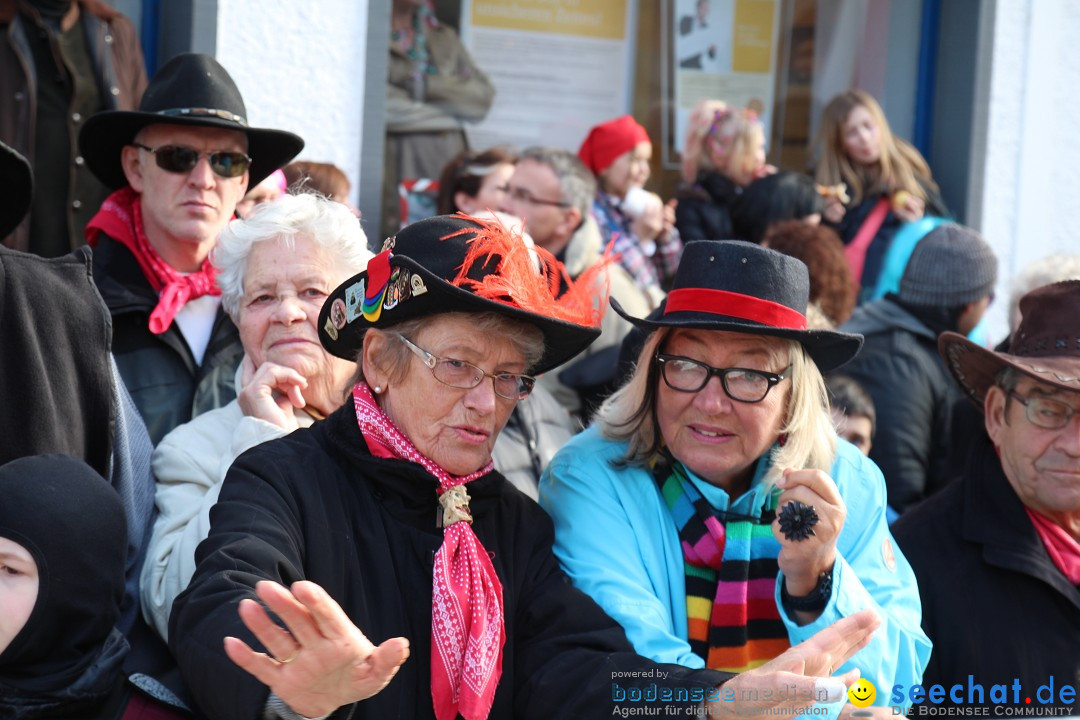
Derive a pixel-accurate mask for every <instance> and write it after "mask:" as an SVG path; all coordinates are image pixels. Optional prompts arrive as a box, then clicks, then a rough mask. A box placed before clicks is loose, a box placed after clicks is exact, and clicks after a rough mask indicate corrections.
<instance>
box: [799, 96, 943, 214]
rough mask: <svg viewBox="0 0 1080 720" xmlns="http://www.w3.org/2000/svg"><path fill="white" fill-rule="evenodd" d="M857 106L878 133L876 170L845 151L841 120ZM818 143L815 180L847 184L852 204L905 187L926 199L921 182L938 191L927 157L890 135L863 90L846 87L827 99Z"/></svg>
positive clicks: (882, 115) (878, 107) (886, 123)
mask: <svg viewBox="0 0 1080 720" xmlns="http://www.w3.org/2000/svg"><path fill="white" fill-rule="evenodd" d="M857 107H862V108H866V111H867V112H869V113H870V116H871V117H872V118H873V120H874V122H875V123H876V124H877V126H878V129H879V130H880V132H881V159H880V160H879V162H878V166H879V167H878V169H877V170H876V171H875V170H874V169H873V168H866V167H863V166H860V165H856V164H855V163H853V162H852V161H851V158H849V157H848V155H847V152H845V151H844V123H846V122H847V120H848V116H850V115H851V111H852V110H854V109H855V108H857ZM817 145H818V153H819V157H818V162H817V167H816V168H815V170H814V179H815V180H817V182H818V183H819V184H820V185H828V186H831V185H838V184H839V183H846V184H847V188H848V193H849V194H850V195H851V204H852V205H858V204H859V203H860V202H862V200H863V198H865V197H867V196H870V195H874V194H877V193H890V194H891V193H894V192H896V191H898V190H906V191H907V192H909V193H911V194H912V195H915V196H916V197H918V198H919V199H920V200H922V201H924V202H925V201H926V200H927V195H926V190H925V189H924V185H925V186H926V187H929V188H930V189H931V190H933V191H935V192H936V191H937V184H936V183H935V182H934V179H933V177H932V176H931V175H930V166H929V165H927V164H926V160H925V159H924V158H923V156H922V155H921V154H920V153H919V151H918V150H916V149H915V148H914V147H913V146H912V145H911V144H910V143H908V142H906V141H904V140H902V139H900V138H898V137H896V136H895V135H893V132H892V130H891V129H890V128H889V121H888V120H886V119H885V113H884V112H883V111H882V110H881V105H879V104H878V102H877V100H875V99H874V98H873V96H872V95H870V94H869V93H866V92H863V91H862V90H848V91H847V92H844V93H841V94H839V95H837V96H836V97H834V98H833V99H832V100H830V101H829V104H828V105H826V106H825V111H824V116H823V118H822V122H821V129H820V131H819V132H818V138H817ZM920 181H921V182H920Z"/></svg>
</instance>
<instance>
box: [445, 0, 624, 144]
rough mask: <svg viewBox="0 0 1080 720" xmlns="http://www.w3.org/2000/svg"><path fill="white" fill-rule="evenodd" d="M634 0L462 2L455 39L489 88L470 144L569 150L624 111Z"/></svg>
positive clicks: (470, 127)
mask: <svg viewBox="0 0 1080 720" xmlns="http://www.w3.org/2000/svg"><path fill="white" fill-rule="evenodd" d="M636 13H637V0H463V2H462V6H461V18H462V23H461V36H462V39H463V41H464V42H465V45H466V47H468V48H469V53H470V54H471V55H472V57H473V60H475V61H476V63H477V65H479V66H480V67H481V68H483V70H484V72H485V73H487V75H488V77H489V78H491V82H492V83H493V84H494V85H495V103H494V104H493V105H492V107H491V112H489V113H488V116H487V117H486V118H485V119H484V120H483V121H482V122H480V123H477V124H475V125H469V126H468V128H467V130H466V131H467V132H468V135H469V144H470V145H472V146H473V147H477V148H486V147H491V146H493V145H511V146H515V147H528V146H530V145H553V146H555V147H562V148H566V149H568V150H576V149H577V148H578V146H579V145H580V144H581V141H582V140H583V139H584V138H585V135H586V134H587V133H588V132H589V128H590V127H592V126H593V125H596V124H598V123H601V122H604V121H605V120H610V119H611V118H614V117H618V116H620V115H624V114H626V112H627V111H628V110H629V108H630V75H631V73H630V71H631V68H633V66H634V62H633V40H632V38H633V33H632V25H633V23H634V18H635V17H636Z"/></svg>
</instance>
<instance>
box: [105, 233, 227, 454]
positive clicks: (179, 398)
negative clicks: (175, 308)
mask: <svg viewBox="0 0 1080 720" xmlns="http://www.w3.org/2000/svg"><path fill="white" fill-rule="evenodd" d="M98 238H99V242H98V245H97V247H96V248H95V249H94V281H95V282H96V283H97V286H98V289H99V290H100V292H101V296H102V297H103V298H104V299H105V304H106V305H107V306H108V308H109V313H110V314H111V315H112V323H113V339H112V351H113V356H114V357H115V358H116V364H117V366H118V367H119V368H120V377H122V378H123V379H124V385H125V386H127V389H128V392H129V393H131V399H132V400H134V402H135V407H137V408H138V409H139V413H140V414H141V415H142V418H143V421H144V422H145V423H146V429H147V431H149V433H150V439H151V440H152V441H153V443H154V444H155V445H157V444H158V443H159V442H160V441H161V438H163V437H165V435H167V434H168V433H169V431H170V430H172V429H173V428H175V427H176V426H177V425H182V424H183V423H186V422H187V421H189V420H191V418H193V417H195V416H196V415H199V414H200V413H203V412H206V411H207V410H213V409H214V408H218V407H221V406H223V405H226V404H228V403H229V402H230V401H231V400H233V398H235V397H236V388H235V385H234V383H235V373H236V368H237V366H239V364H240V359H241V358H242V357H243V355H244V348H243V346H241V344H240V335H239V333H238V332H237V330H236V326H235V325H233V323H232V320H230V319H229V317H228V316H227V315H226V314H225V313H224V312H223V311H222V310H220V309H219V310H218V315H217V319H216V320H215V321H214V328H213V331H212V332H211V334H210V343H209V344H208V345H207V347H206V353H205V354H204V355H203V362H202V365H197V364H196V363H195V356H194V355H192V353H191V349H190V348H189V347H188V344H187V341H186V340H184V335H183V333H181V332H180V328H179V327H177V325H176V323H175V322H174V323H173V324H172V325H171V326H169V329H168V330H166V331H165V332H163V333H162V334H161V335H154V334H153V333H152V332H150V328H149V327H148V323H149V321H150V313H152V312H153V311H154V307H156V306H157V302H158V294H157V292H155V291H154V289H153V288H152V287H151V286H150V282H149V281H148V280H147V279H146V277H145V276H144V275H143V272H142V269H141V268H140V267H139V263H138V261H137V260H136V259H135V256H134V255H132V254H131V251H130V250H128V249H127V248H126V247H124V246H123V245H121V244H120V243H118V242H116V241H115V240H113V239H112V238H110V237H109V236H107V235H105V234H104V233H101V234H99V235H98Z"/></svg>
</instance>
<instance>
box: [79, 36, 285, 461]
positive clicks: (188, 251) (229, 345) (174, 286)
mask: <svg viewBox="0 0 1080 720" xmlns="http://www.w3.org/2000/svg"><path fill="white" fill-rule="evenodd" d="M245 118H246V110H245V108H244V101H243V98H242V97H241V96H240V91H239V90H238V89H237V87H236V84H235V83H234V82H233V80H232V78H231V77H229V74H228V73H227V72H226V71H225V69H224V68H223V67H221V65H219V64H218V63H217V62H216V61H215V60H214V59H213V58H211V57H209V56H207V55H197V54H186V55H180V56H177V57H176V58H173V59H172V60H170V61H169V62H168V63H166V64H165V65H164V66H163V67H162V68H161V70H160V71H159V72H158V73H157V75H156V76H155V77H154V79H153V80H152V81H151V82H150V85H149V86H148V87H147V89H146V93H145V94H144V95H143V99H142V102H141V104H140V106H139V110H138V111H130V112H127V111H116V112H103V113H98V114H96V115H94V116H92V117H91V118H90V119H89V120H87V122H86V124H85V125H84V127H83V129H82V131H81V133H80V135H79V146H80V150H81V153H82V156H83V157H84V158H85V161H86V163H87V165H88V166H89V168H90V169H91V170H92V171H93V173H94V174H95V175H96V176H97V177H98V178H99V179H100V180H102V182H104V183H105V184H106V185H108V186H109V187H110V188H113V189H114V192H113V193H112V194H111V195H110V196H109V197H108V198H107V199H106V200H105V202H104V203H103V204H102V206H101V209H100V210H99V211H98V213H97V214H96V215H95V216H94V217H93V219H92V220H91V221H90V223H89V224H88V225H87V229H86V237H87V241H88V242H89V243H90V246H91V247H92V248H94V264H93V272H94V280H95V281H96V283H97V285H98V288H99V289H100V291H101V294H102V296H103V297H104V299H105V303H106V305H108V307H109V311H110V313H111V315H112V323H113V354H114V355H115V357H116V362H117V365H118V366H119V368H120V375H121V377H122V378H123V380H124V383H125V384H126V385H127V388H128V390H129V391H130V393H131V396H132V398H133V399H134V401H135V404H136V406H137V407H138V409H139V412H140V413H141V414H142V416H143V419H144V420H145V421H146V426H147V429H148V430H149V431H150V436H151V438H152V439H153V441H154V443H155V444H156V443H157V442H158V441H160V440H161V438H162V437H164V436H165V434H166V433H168V432H169V431H170V430H172V429H173V428H174V427H176V426H177V425H179V424H181V423H185V422H187V421H188V420H190V419H191V418H192V417H194V416H195V415H198V414H199V413H201V412H204V411H206V410H210V409H213V408H216V407H220V406H222V405H224V404H226V403H227V402H229V401H230V400H231V399H232V398H233V397H235V389H234V377H233V376H234V372H235V369H236V367H237V365H238V363H239V361H240V357H241V355H242V354H243V349H242V348H241V346H240V340H239V338H238V336H237V332H236V328H235V327H234V326H233V324H232V322H231V321H230V320H229V319H228V317H227V316H226V315H225V314H224V313H223V311H222V310H221V299H220V295H221V293H220V291H219V290H218V288H217V284H216V282H215V279H214V270H213V267H212V266H211V264H210V261H209V255H210V251H211V249H212V248H213V247H214V243H215V242H216V240H217V236H218V233H219V232H220V231H221V230H222V228H224V227H225V224H226V223H228V222H229V220H230V219H232V217H233V214H234V212H235V209H236V203H237V202H238V201H239V200H240V199H241V198H243V197H244V193H245V192H246V190H247V188H248V187H249V186H254V185H256V184H257V183H259V181H261V180H262V179H263V178H265V177H266V176H267V175H269V174H270V173H272V172H273V171H274V170H276V169H278V168H279V167H280V166H281V165H283V164H285V163H287V162H288V161H289V160H291V159H292V158H293V157H294V156H295V155H296V154H297V153H298V152H300V150H301V149H302V148H303V146H304V142H303V140H301V139H300V138H299V137H298V136H296V135H294V134H292V133H289V132H285V131H282V130H268V129H260V128H252V127H249V126H248V124H247V120H246V119H245Z"/></svg>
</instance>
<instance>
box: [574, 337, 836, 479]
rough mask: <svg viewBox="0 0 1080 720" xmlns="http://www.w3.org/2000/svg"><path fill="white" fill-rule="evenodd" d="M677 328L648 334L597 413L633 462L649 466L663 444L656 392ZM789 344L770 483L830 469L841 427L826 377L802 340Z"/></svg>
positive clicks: (597, 420)
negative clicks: (787, 386)
mask: <svg viewBox="0 0 1080 720" xmlns="http://www.w3.org/2000/svg"><path fill="white" fill-rule="evenodd" d="M671 333H672V330H671V329H670V328H661V329H659V330H656V331H654V332H652V333H651V334H650V335H649V337H648V338H646V340H645V345H644V346H643V347H642V348H641V354H640V355H638V362H637V365H636V366H635V368H634V373H633V375H631V376H630V379H629V380H628V381H627V382H626V384H625V385H623V386H622V387H621V388H620V389H619V390H617V391H616V392H615V393H614V394H613V395H612V396H611V397H609V398H608V399H607V400H606V401H605V402H604V404H603V405H601V406H600V409H599V410H598V411H597V412H596V416H595V418H594V422H595V424H596V425H597V427H598V428H599V429H600V432H601V433H602V434H603V435H604V437H606V438H607V439H609V440H613V441H616V442H626V443H627V444H628V448H627V452H626V456H625V457H624V458H623V462H625V463H626V464H628V465H635V466H645V465H647V464H648V463H649V462H650V461H651V460H652V458H653V457H654V456H655V455H656V454H657V453H658V452H659V451H660V448H661V447H662V446H663V438H662V437H661V434H660V429H659V427H658V426H657V423H656V396H657V391H658V389H659V383H660V382H662V380H661V378H660V369H659V364H658V363H657V362H656V353H657V351H658V350H659V348H660V346H661V345H662V344H663V343H664V341H665V340H666V339H667V338H668V337H670V335H671ZM783 343H784V347H785V348H786V350H787V354H788V361H789V362H790V363H791V371H790V377H791V390H790V394H789V395H788V401H787V417H786V418H785V421H784V424H783V427H781V429H780V437H783V438H785V441H784V443H783V445H781V446H779V447H777V448H776V450H775V451H774V452H773V456H772V458H771V464H770V467H769V471H768V473H767V474H766V476H765V482H766V483H767V484H768V485H771V484H772V483H774V482H775V481H776V479H777V478H779V477H780V474H781V473H782V472H783V470H784V469H785V468H796V469H816V470H822V471H825V472H829V471H830V469H831V468H832V465H833V462H834V461H835V460H836V431H835V430H834V429H833V425H832V417H831V415H830V414H829V396H828V393H827V392H826V390H825V379H824V378H823V377H822V375H821V371H820V370H818V367H817V365H816V364H815V363H814V361H813V360H812V359H811V358H810V356H809V355H808V354H807V352H806V349H805V348H804V347H803V346H802V343H800V342H798V341H797V340H783ZM692 469H693V468H691V470H692Z"/></svg>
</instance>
